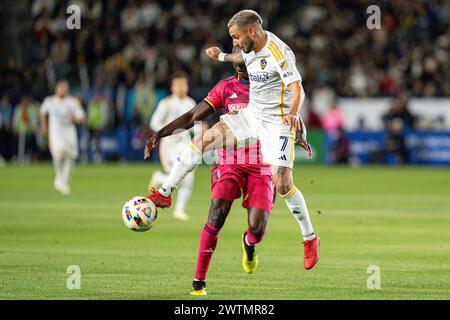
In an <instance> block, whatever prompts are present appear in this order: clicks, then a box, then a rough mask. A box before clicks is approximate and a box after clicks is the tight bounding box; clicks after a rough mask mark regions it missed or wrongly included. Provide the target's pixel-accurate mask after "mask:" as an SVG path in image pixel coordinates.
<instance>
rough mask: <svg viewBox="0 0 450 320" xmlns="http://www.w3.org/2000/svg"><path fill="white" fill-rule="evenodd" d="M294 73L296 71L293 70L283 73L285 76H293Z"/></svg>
mask: <svg viewBox="0 0 450 320" xmlns="http://www.w3.org/2000/svg"><path fill="white" fill-rule="evenodd" d="M293 75H294V73H292V72H291V71H288V72H285V73H283V78H287V77H292V76H293Z"/></svg>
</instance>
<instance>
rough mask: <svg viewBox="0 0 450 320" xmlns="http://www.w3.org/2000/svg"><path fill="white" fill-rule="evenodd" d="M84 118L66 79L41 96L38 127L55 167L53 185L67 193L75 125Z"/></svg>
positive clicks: (75, 149)
mask: <svg viewBox="0 0 450 320" xmlns="http://www.w3.org/2000/svg"><path fill="white" fill-rule="evenodd" d="M84 120H85V113H84V110H83V108H82V107H81V104H80V101H79V100H78V99H77V98H75V97H72V96H70V95H69V84H68V82H67V81H66V80H61V81H58V83H57V84H56V87H55V94H54V95H52V96H49V97H47V98H45V99H44V101H43V102H42V105H41V109H40V122H41V130H42V132H43V133H44V134H48V141H49V149H50V153H51V155H52V159H53V166H54V168H55V180H54V186H55V189H56V190H58V191H60V192H61V193H63V194H70V175H71V172H72V168H73V166H74V165H75V160H76V159H77V158H78V138H77V129H76V125H81V124H82V123H83V122H84Z"/></svg>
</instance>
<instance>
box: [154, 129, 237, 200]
mask: <svg viewBox="0 0 450 320" xmlns="http://www.w3.org/2000/svg"><path fill="white" fill-rule="evenodd" d="M235 144H236V142H235V138H234V136H233V134H232V133H231V131H230V130H228V128H227V126H226V124H225V123H224V122H223V121H219V122H218V123H216V124H215V125H214V126H213V127H211V128H210V129H208V130H206V131H205V132H204V133H202V134H200V135H198V136H196V137H195V138H194V139H193V141H192V143H191V144H190V145H189V146H188V147H187V148H185V149H184V150H183V152H182V153H181V154H180V156H179V157H178V159H177V161H176V163H175V164H174V166H173V168H172V170H171V171H170V174H169V176H168V177H167V179H166V181H165V182H164V184H163V185H162V186H161V188H160V189H159V190H158V191H157V192H155V193H153V194H151V195H149V199H150V200H152V201H153V203H155V205H156V206H157V207H160V208H167V207H170V205H171V203H172V200H171V196H170V195H171V194H172V192H173V191H174V190H175V189H176V188H177V187H178V185H179V184H180V182H181V180H183V179H184V178H185V177H186V175H187V174H188V173H189V172H192V171H193V170H194V169H195V168H196V167H197V166H198V165H199V164H200V162H201V161H202V159H203V153H204V152H205V151H208V150H212V149H214V148H226V147H233V148H234V146H235Z"/></svg>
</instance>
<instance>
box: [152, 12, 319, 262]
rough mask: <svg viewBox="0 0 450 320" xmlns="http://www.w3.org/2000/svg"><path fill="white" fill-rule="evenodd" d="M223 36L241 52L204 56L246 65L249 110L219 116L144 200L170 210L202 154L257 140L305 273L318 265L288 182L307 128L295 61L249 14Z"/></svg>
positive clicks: (302, 209)
mask: <svg viewBox="0 0 450 320" xmlns="http://www.w3.org/2000/svg"><path fill="white" fill-rule="evenodd" d="M228 31H229V33H230V36H231V37H232V38H233V41H234V42H235V43H236V45H239V46H240V47H241V48H242V52H237V53H232V54H224V53H223V52H221V50H220V49H219V48H217V47H212V48H208V49H207V50H206V53H207V55H208V56H209V57H210V58H212V59H214V60H219V61H222V62H230V63H236V64H240V63H242V62H245V64H246V67H247V71H248V74H249V80H250V101H249V103H248V107H247V108H246V109H243V110H239V111H237V112H233V113H228V114H226V115H223V116H222V117H221V121H220V122H218V123H217V124H216V125H215V126H213V127H212V128H211V129H210V130H208V131H206V132H205V133H204V134H203V136H202V137H201V139H194V141H193V144H192V146H191V148H190V149H189V148H188V149H186V150H185V151H183V154H182V155H181V156H180V160H179V162H178V163H177V165H176V166H174V169H173V171H172V172H171V174H170V175H169V177H168V179H167V180H166V182H165V183H164V184H163V185H162V187H161V188H160V189H159V190H158V192H155V193H153V194H151V195H149V199H151V200H152V201H153V202H154V203H155V204H156V205H157V206H160V207H165V206H168V205H170V193H171V192H172V191H173V190H174V189H175V187H176V186H177V184H178V183H179V181H180V179H182V178H183V176H184V175H186V173H187V172H189V171H191V170H193V168H195V167H196V165H198V163H199V162H200V161H201V155H202V153H203V152H205V151H206V150H209V149H211V148H214V147H217V146H218V144H221V145H220V146H226V147H230V143H229V141H232V144H234V145H236V144H237V143H240V142H242V141H246V140H248V139H251V138H257V139H258V140H259V141H260V144H261V154H262V156H263V160H264V161H265V162H266V163H269V164H270V165H271V166H272V178H273V181H274V183H275V185H276V189H277V191H278V193H279V194H280V195H281V197H282V198H283V199H284V200H285V202H286V205H287V206H288V208H289V210H290V211H291V213H292V214H293V215H294V217H295V218H296V220H297V222H298V223H299V226H300V229H301V231H302V237H303V244H304V268H305V269H306V270H309V269H311V268H313V267H314V266H315V265H316V263H317V262H318V260H319V245H320V239H319V237H318V235H317V234H316V233H315V232H314V229H313V227H312V224H311V220H310V217H309V213H308V208H307V206H306V202H305V199H304V198H303V195H302V193H301V192H300V190H298V189H297V188H296V187H295V185H294V183H293V170H292V169H293V162H294V143H295V134H296V131H300V132H301V133H302V138H303V140H305V141H306V129H305V128H304V126H303V123H302V121H301V119H300V116H299V111H300V107H301V106H302V104H303V101H304V97H305V93H304V91H303V87H302V84H301V81H302V78H301V76H300V73H299V72H298V70H297V67H296V62H295V56H294V54H293V52H292V51H291V49H290V48H289V47H288V46H287V45H286V44H285V43H284V42H283V41H281V40H280V39H279V38H278V37H277V36H275V35H274V34H273V33H271V32H269V31H265V30H264V29H263V28H262V19H261V17H260V16H259V15H258V14H257V13H256V12H255V11H253V10H242V11H240V12H238V13H236V14H235V15H234V16H233V17H232V18H231V19H230V21H229V23H228ZM303 135H304V137H303ZM218 137H222V138H223V137H225V139H217V138H218ZM230 138H231V139H230ZM218 140H220V141H218ZM155 141H156V140H152V139H150V140H149V141H148V143H147V145H146V152H145V157H148V155H149V152H150V151H151V150H152V149H153V148H154V147H155V146H154V145H155Z"/></svg>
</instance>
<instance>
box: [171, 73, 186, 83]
mask: <svg viewBox="0 0 450 320" xmlns="http://www.w3.org/2000/svg"><path fill="white" fill-rule="evenodd" d="M175 79H186V81H189V76H188V74H187V73H186V72H184V71H175V72H174V73H173V75H172V78H171V79H170V82H173V80H175Z"/></svg>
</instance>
